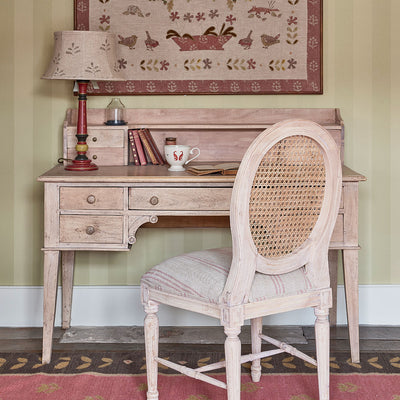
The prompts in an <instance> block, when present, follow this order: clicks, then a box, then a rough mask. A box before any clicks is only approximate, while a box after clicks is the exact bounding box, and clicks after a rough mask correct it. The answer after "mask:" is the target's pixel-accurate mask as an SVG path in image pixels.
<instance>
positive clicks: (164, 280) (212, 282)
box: [141, 248, 313, 304]
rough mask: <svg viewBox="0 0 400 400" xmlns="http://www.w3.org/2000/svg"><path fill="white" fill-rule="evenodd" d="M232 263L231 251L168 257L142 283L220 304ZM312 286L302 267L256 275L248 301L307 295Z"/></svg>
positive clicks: (144, 276)
mask: <svg viewBox="0 0 400 400" xmlns="http://www.w3.org/2000/svg"><path fill="white" fill-rule="evenodd" d="M231 264H232V248H219V249H210V250H202V251H195V252H192V253H187V254H183V255H179V256H176V257H173V258H170V259H168V260H166V261H163V262H162V263H161V264H159V265H156V266H155V267H153V268H152V269H151V270H150V271H149V272H147V273H146V274H144V275H143V277H142V281H141V284H142V285H145V286H147V287H148V288H151V289H153V290H157V291H160V292H164V293H166V294H171V295H175V296H182V297H189V298H192V299H194V300H197V301H202V302H206V303H212V304H219V303H220V302H221V295H222V292H223V290H224V287H225V284H226V280H227V278H228V274H229V269H230V266H231ZM312 288H313V286H312V283H311V281H310V280H309V279H308V277H307V273H306V270H305V268H304V267H302V268H299V269H296V270H294V271H291V272H288V273H286V274H279V275H268V274H261V273H258V272H256V273H255V276H254V281H253V284H252V287H251V290H250V294H249V298H248V302H249V303H254V302H257V301H263V300H267V299H273V298H275V297H281V296H291V295H296V294H302V293H306V292H307V291H309V290H312Z"/></svg>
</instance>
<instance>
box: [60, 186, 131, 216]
mask: <svg viewBox="0 0 400 400" xmlns="http://www.w3.org/2000/svg"><path fill="white" fill-rule="evenodd" d="M123 195H124V191H123V188H118V187H117V188H115V187H108V188H105V187H68V186H64V187H61V188H60V209H61V210H122V209H123V204H124V198H123Z"/></svg>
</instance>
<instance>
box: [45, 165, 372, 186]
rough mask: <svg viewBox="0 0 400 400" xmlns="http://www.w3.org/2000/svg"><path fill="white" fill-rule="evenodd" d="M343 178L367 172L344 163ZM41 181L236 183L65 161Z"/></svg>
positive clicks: (157, 169)
mask: <svg viewBox="0 0 400 400" xmlns="http://www.w3.org/2000/svg"><path fill="white" fill-rule="evenodd" d="M342 173H343V182H359V181H365V180H366V178H365V176H363V175H361V174H359V173H357V172H355V171H353V170H352V169H350V168H348V167H346V166H343V170H342ZM38 181H40V182H60V183H63V182H65V183H150V184H151V183H183V184H187V183H190V184H198V185H199V186H201V185H202V184H222V185H227V186H232V185H233V182H234V181H235V176H234V175H233V176H232V175H221V174H211V175H202V176H196V175H192V174H190V173H188V172H186V171H185V172H170V171H168V165H146V166H140V167H139V166H134V165H124V166H100V167H99V169H98V170H96V171H87V172H86V171H85V172H75V171H66V170H65V169H64V166H63V165H56V166H55V167H53V168H52V169H50V170H49V171H47V172H45V173H44V174H43V175H41V176H39V178H38Z"/></svg>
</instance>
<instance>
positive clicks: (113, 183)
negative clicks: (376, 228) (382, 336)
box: [38, 109, 365, 361]
mask: <svg viewBox="0 0 400 400" xmlns="http://www.w3.org/2000/svg"><path fill="white" fill-rule="evenodd" d="M76 116H77V113H76V110H68V111H67V117H66V119H65V122H64V149H66V148H67V138H68V132H70V131H71V129H75V128H74V126H75V125H76ZM104 117H105V111H104V110H101V109H98V110H89V132H93V131H96V130H97V132H100V133H101V135H103V136H107V138H108V136H110V135H111V136H112V137H113V138H114V139H115V138H116V137H117V136H118V132H119V133H120V131H122V130H123V131H125V130H126V129H127V128H128V127H127V126H125V127H123V128H121V127H109V126H108V127H105V126H103V119H104ZM288 117H301V118H310V119H313V120H314V121H317V122H319V123H321V124H323V125H324V126H325V128H327V129H328V130H329V132H330V133H331V135H332V136H333V137H336V138H338V137H340V138H341V139H340V141H339V142H340V143H341V144H340V147H341V149H342V150H343V137H344V130H343V122H342V120H341V118H340V113H339V110H337V109H271V110H265V109H248V110H246V109H230V110H214V109H202V110H189V109H185V110H181V109H176V110H175V109H145V110H143V109H141V110H140V109H130V110H128V119H129V121H130V122H131V121H134V122H135V124H136V126H138V127H139V126H140V127H142V126H143V127H145V126H146V127H149V128H150V129H151V130H152V132H153V129H154V131H155V132H158V133H159V135H158V136H157V134H156V135H155V136H157V137H158V140H161V139H162V137H163V136H162V135H165V136H166V135H171V136H178V134H179V137H182V138H183V137H186V136H185V135H186V133H187V132H189V134H190V132H191V131H193V132H195V135H197V136H199V135H200V136H202V137H203V138H206V137H208V138H211V139H213V138H215V136H216V135H217V136H218V137H219V135H221V137H225V140H226V142H224V143H222V144H223V148H224V149H226V148H230V147H233V148H236V147H237V145H238V143H235V145H234V146H232V142H233V140H232V136H231V135H230V134H229V133H231V132H237V133H238V132H239V133H240V135H241V138H240V141H241V143H242V144H241V145H240V146H242V145H243V143H245V142H246V143H250V142H251V140H252V138H253V137H255V136H256V135H257V134H258V133H259V132H261V131H262V130H263V129H264V127H265V126H268V125H271V124H273V123H274V122H275V121H276V120H279V119H284V118H288ZM227 122H228V123H227ZM115 132H117V135H114V133H115ZM162 132H164V133H162ZM181 135H182V136H181ZM69 136H70V135H69ZM69 140H72V139H71V138H70V139H69ZM107 140H108V139H107ZM116 140H117V142H118V145H120V141H119V140H120V139H116ZM117 142H116V143H117ZM336 142H337V140H336ZM227 143H228V144H229V145H227ZM337 143H338V142H337ZM93 144H94V147H95V144H97V145H98V144H99V142H98V141H97V142H95V143H93ZM222 144H221V145H222ZM124 146H125V149H126V148H127V135H125V136H124ZM240 146H239V147H240ZM119 149H120V148H119ZM220 150H221V149H219V150H218V149H217V148H215V149H214V150H213V151H212V152H211V153H209V157H210V158H211V157H214V158H213V159H211V160H210V161H213V162H215V161H221V157H220V153H219V151H220ZM244 150H245V146H244V147H243V148H241V149H240V151H239V152H237V153H235V154H237V155H238V154H240V157H241V156H242V155H243V153H244ZM229 151H230V150H229ZM234 151H236V150H234ZM224 154H225V153H224ZM125 156H126V154H125V155H124V157H125ZM207 157H208V156H207ZM124 160H125V158H124ZM118 163H120V162H118ZM124 164H126V163H125V161H124ZM167 168H168V167H167V166H166V165H163V166H157V165H147V166H145V167H135V166H126V165H117V166H100V168H99V170H97V171H91V172H88V173H81V172H79V173H74V172H70V171H65V170H64V168H63V166H61V165H58V166H56V167H54V168H52V169H51V170H49V171H48V172H46V173H45V174H43V175H42V176H40V177H39V178H38V181H41V182H44V184H45V185H44V192H45V196H44V198H45V204H44V214H45V217H44V248H43V250H44V251H45V252H47V251H55V250H56V251H60V250H62V251H63V252H65V251H67V252H68V251H71V252H75V251H90V250H95V251H128V250H129V249H130V245H131V244H132V243H134V242H135V241H136V231H137V229H138V228H139V227H140V226H141V225H142V224H143V223H146V222H153V223H155V222H156V221H157V217H158V216H213V215H215V216H220V215H229V206H227V207H226V209H225V210H220V209H219V208H220V206H218V207H217V208H218V210H215V206H214V199H211V200H210V203H209V204H205V207H204V209H199V208H196V207H194V208H195V209H194V210H180V209H164V210H161V209H158V210H156V212H153V211H151V210H135V209H129V207H130V206H129V196H128V193H131V192H132V191H133V190H135V189H138V188H140V189H141V188H147V189H150V188H152V187H158V188H170V187H174V188H189V189H190V190H193V192H194V193H196V192H197V193H199V196H200V195H201V193H202V192H203V190H204V189H207V190H208V189H209V188H218V190H220V188H224V193H225V194H226V196H227V198H226V199H225V200H223V199H222V198H221V202H223V203H224V204H228V203H229V202H230V196H231V190H232V186H233V182H234V180H235V177H234V176H221V175H208V176H194V175H191V174H188V173H186V172H175V173H173V172H169V171H168V170H167ZM342 172H343V182H344V185H346V187H348V188H350V189H349V190H343V196H347V197H352V196H358V183H359V182H360V181H362V180H365V177H363V176H362V175H360V174H358V173H357V172H354V171H352V170H351V169H349V168H347V167H346V166H343V169H342ZM66 189H68V190H70V189H72V192H70V193H75V194H77V197H76V199H75V200H76V201H75V202H74V196H73V195H72V196H71V198H70V202H73V204H71V203H69V204H65V203H64V199H63V200H62V201H61V202H60V192H61V193H63V192H64V190H66ZM75 189H79V191H77V192H74V190H75ZM94 190H101V193H104V194H105V195H106V197H107V199H104V197H103V195H102V197H101V198H102V204H103V206H99V203H94V204H93V207H92V208H90V206H89V208H88V209H86V204H85V202H86V203H87V197H86V198H85V194H86V193H88V196H89V195H90V194H91V193H93V191H94ZM103 190H105V191H104V192H103ZM120 190H123V201H122V203H123V206H122V209H121V206H120V198H119V196H120V194H119V193H120ZM225 190H226V191H225ZM80 191H81V192H80ZM114 192H115V193H114ZM111 193H112V194H111ZM115 196H116V197H117V198H118V200H115V198H114V197H115ZM62 197H63V198H64V195H62ZM115 201H116V202H115ZM88 204H89V203H88ZM106 204H108V205H106ZM64 207H65V208H64ZM70 207H71V208H70ZM107 207H110V209H107ZM346 207H350V212H349V211H348V210H347V209H346ZM357 207H358V203H357V198H356V199H346V201H344V200H341V207H340V210H339V216H338V220H337V223H336V225H335V230H334V234H333V236H332V241H331V243H330V248H331V249H337V250H342V249H350V250H351V249H359V246H358V241H357V240H358V238H357V237H356V236H355V234H357V233H358V232H357V229H358V225H357V222H358V221H357V213H358V210H357ZM62 215H75V216H82V215H93V216H115V215H120V216H121V217H122V218H123V223H122V228H121V229H122V233H121V235H122V242H121V243H101V242H100V241H96V242H93V243H87V242H60V222H59V221H60V216H62ZM341 219H343V222H342V220H341ZM118 226H120V227H121V225H120V224H118ZM155 226H156V225H155ZM345 229H346V232H352V234H351V235H349V234H346V235H345ZM342 239H343V240H342ZM347 240H350V241H351V242H350V243H349V242H347ZM347 260H348V262H347V267H348V271H352V270H354V269H356V270H357V274H356V273H353V276H354V277H356V276H358V265H353V263H354V262H356V258H355V257H348V258H347ZM331 270H332V271H333V272H334V273H335V276H336V271H337V265H333V266H332V268H331ZM71 272H72V273H71ZM69 276H70V278H67V277H66V278H65V279H64V283H63V285H65V286H66V287H67V286H70V288H71V291H72V285H73V283H72V277H73V271H70V274H69ZM348 276H350V278H348V279H347V280H346V285H348V286H349V287H351V288H354V287H356V286H357V284H358V281H357V280H356V281H354V282H352V281H350V279H351V275H349V273H348ZM354 279H356V278H354ZM68 290H69V289H68ZM351 290H353V289H351ZM68 297H69V294H68ZM348 297H349V299H350V298H351V294H349V296H348ZM164 300H165V299H164ZM46 301H47V299H46V297H45V302H46ZM313 301H314V300H313V299H311V298H310V299H309V300H308V301H307V302H304V304H306V303H307V304H311V303H312V302H313ZM66 304H67V306H66V307H64V306H63V307H64V308H66V309H65V313H66V314H67V315H68V313H70V309H69V310H68V307H69V308H70V305H71V304H70V302H66ZM68 304H69V306H68ZM334 304H336V300H335V299H334ZM352 304H353V307H350V308H349V315H348V320H349V325H350V324H351V325H352V332H353V334H352V335H351V337H350V338H351V348H352V349H355V350H354V351H353V350H352V354H354V355H355V354H358V298H354V299H353V300H352ZM274 307H277V308H276V309H278V308H279V309H280V310H282V311H283V310H284V307H281V306H278V304H274ZM198 308H199V309H200V310H204V307H203V306H201V305H199V306H198ZM46 310H47V312H49V311H48V310H50V308H46ZM253 311H254V312H253ZM356 311H357V312H356ZM207 312H209V314H210V315H215V314H217V313H218V310H213V309H208V310H207ZM248 313H249V315H254V316H255V317H257V312H256V310H251V308H249V309H248ZM44 317H45V319H46V318H47V319H48V318H50V317H49V316H48V315H45V316H44ZM68 319H70V317H67V320H68ZM63 324H64V322H63ZM353 342H354V343H355V344H354V345H353ZM44 349H46V350H44V351H46V352H50V353H51V335H50V336H49V335H47V337H46V340H44ZM352 357H353V356H352ZM357 357H358V356H354V358H353V361H354V360H357Z"/></svg>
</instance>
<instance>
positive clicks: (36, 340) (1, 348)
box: [0, 326, 400, 353]
mask: <svg viewBox="0 0 400 400" xmlns="http://www.w3.org/2000/svg"><path fill="white" fill-rule="evenodd" d="M264 333H266V334H268V335H270V336H273V337H275V338H277V339H279V340H283V341H287V342H288V343H291V344H293V345H295V346H296V347H298V348H299V349H301V350H303V351H307V350H314V348H315V347H314V345H315V342H314V329H313V327H299V326H279V327H277V326H275V327H264ZM41 340H42V330H41V328H0V352H3V353H7V352H40V351H41V346H42V343H41ZM223 340H224V334H223V330H222V329H221V328H220V327H192V328H189V327H162V328H161V329H160V342H161V345H160V347H161V346H163V348H164V349H166V348H171V349H173V348H174V347H176V346H182V345H185V346H188V347H189V348H193V349H195V348H196V347H197V346H199V345H200V346H208V347H214V346H215V347H220V346H221V345H222V343H223ZM241 341H242V343H243V344H244V345H248V344H249V342H250V335H249V327H248V326H245V327H243V330H242V334H241ZM194 343H196V344H194ZM143 347H144V341H143V328H141V327H104V328H101V327H93V328H87V327H85V328H71V329H69V330H67V331H64V330H62V329H61V328H55V333H54V344H53V350H54V351H56V352H59V351H74V350H75V351H79V350H81V351H82V350H87V351H129V350H136V349H143ZM349 349H350V346H349V340H348V333H347V327H345V326H338V327H333V328H331V351H341V352H342V351H350V350H349ZM360 351H361V352H373V351H379V352H393V351H399V352H400V327H393V326H390V327H383V326H379V327H374V326H361V327H360Z"/></svg>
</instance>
